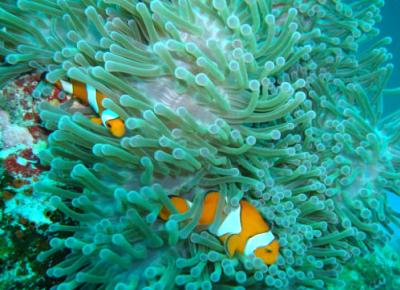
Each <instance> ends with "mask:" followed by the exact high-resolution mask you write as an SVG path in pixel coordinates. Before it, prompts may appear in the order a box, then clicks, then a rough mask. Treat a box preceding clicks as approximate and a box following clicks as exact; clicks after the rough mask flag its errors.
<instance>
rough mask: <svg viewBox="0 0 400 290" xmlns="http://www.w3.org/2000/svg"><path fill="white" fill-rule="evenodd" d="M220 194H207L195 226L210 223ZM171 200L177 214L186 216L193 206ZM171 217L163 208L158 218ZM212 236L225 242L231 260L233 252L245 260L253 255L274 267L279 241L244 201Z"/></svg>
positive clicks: (225, 218) (176, 197) (213, 217)
mask: <svg viewBox="0 0 400 290" xmlns="http://www.w3.org/2000/svg"><path fill="white" fill-rule="evenodd" d="M219 194H220V193H219V192H215V191H212V192H209V193H207V195H206V196H205V198H204V201H203V202H204V204H203V211H202V214H201V217H200V220H199V223H198V225H210V224H212V223H213V221H214V219H215V215H216V211H217V206H218V199H219ZM170 199H171V202H172V203H173V204H174V206H175V207H176V209H177V211H178V212H179V213H184V212H186V211H187V210H188V209H189V208H190V207H191V206H192V204H191V203H190V202H189V201H187V200H185V199H184V198H182V197H179V196H172V197H170ZM170 215H171V213H170V212H169V210H168V209H167V208H166V207H163V208H162V209H161V211H160V214H159V217H160V218H161V219H162V220H164V221H165V220H167V219H168V218H169V216H170ZM215 234H216V235H217V236H218V237H219V239H220V240H221V241H222V242H224V244H225V249H226V251H227V253H228V254H229V256H230V257H232V256H233V255H234V254H235V253H236V252H238V253H240V254H242V255H245V256H249V255H250V254H254V256H256V257H258V258H260V259H261V260H263V261H264V263H265V264H267V265H271V264H273V263H275V262H276V260H277V258H278V255H279V242H278V240H277V239H276V238H275V236H274V235H273V234H272V232H271V231H270V228H269V225H268V224H267V223H266V222H265V221H264V219H263V218H262V216H261V215H260V214H259V212H258V211H257V209H256V208H255V207H254V206H253V205H251V204H250V203H249V202H248V201H246V200H241V201H240V204H239V207H237V208H235V209H233V210H232V211H231V212H230V213H228V214H227V215H226V216H224V218H223V221H222V222H221V224H220V225H219V226H218V229H217V231H216V233H215Z"/></svg>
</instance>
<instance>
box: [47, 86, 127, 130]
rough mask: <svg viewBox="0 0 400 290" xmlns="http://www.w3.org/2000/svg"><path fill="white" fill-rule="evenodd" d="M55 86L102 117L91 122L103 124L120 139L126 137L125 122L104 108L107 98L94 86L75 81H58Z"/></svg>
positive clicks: (92, 119)
mask: <svg viewBox="0 0 400 290" xmlns="http://www.w3.org/2000/svg"><path fill="white" fill-rule="evenodd" d="M54 85H55V87H56V88H58V89H59V90H62V91H64V92H66V93H68V94H71V95H73V96H74V97H75V98H77V99H78V100H80V102H81V103H82V104H84V105H86V106H87V105H89V106H90V107H91V108H92V109H93V111H95V112H96V113H97V114H98V115H99V116H100V118H96V117H93V118H91V121H93V122H95V123H96V124H99V125H100V124H103V125H104V126H105V127H106V128H107V129H108V130H109V131H110V133H111V134H112V135H113V136H115V137H118V138H120V137H122V136H124V135H125V123H124V121H123V120H122V119H121V117H120V116H119V115H118V114H117V113H115V112H114V111H112V110H110V109H105V108H104V107H103V105H102V101H103V99H104V98H106V96H105V95H103V94H102V93H101V92H99V91H98V90H96V89H95V88H94V87H93V86H91V85H89V84H84V83H81V82H79V81H75V80H71V81H70V82H68V81H64V80H58V81H56V82H55V83H54Z"/></svg>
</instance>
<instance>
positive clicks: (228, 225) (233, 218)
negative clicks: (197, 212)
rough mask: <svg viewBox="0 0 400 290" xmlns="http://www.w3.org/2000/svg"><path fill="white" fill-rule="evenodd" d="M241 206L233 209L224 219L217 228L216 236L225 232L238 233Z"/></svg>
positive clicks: (240, 226)
mask: <svg viewBox="0 0 400 290" xmlns="http://www.w3.org/2000/svg"><path fill="white" fill-rule="evenodd" d="M241 208H242V207H241V206H238V207H237V208H235V209H233V210H232V211H231V212H230V213H229V214H228V215H227V216H226V218H225V219H224V221H223V222H222V224H221V225H220V226H219V228H218V229H217V236H218V237H220V236H223V235H225V234H239V233H240V232H241V231H242V223H241V220H240V212H241Z"/></svg>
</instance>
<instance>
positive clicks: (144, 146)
mask: <svg viewBox="0 0 400 290" xmlns="http://www.w3.org/2000/svg"><path fill="white" fill-rule="evenodd" d="M382 5H383V1H379V0H373V1H368V2H366V1H363V0H359V1H348V2H347V1H339V0H335V1H333V0H318V1H313V0H311V1H308V0H307V1H301V0H289V1H283V0H282V1H271V0H266V1H256V0H248V1H225V0H213V1H205V0H194V1H187V0H179V1H157V0H155V1H143V2H141V1H125V0H99V1H94V0H83V1H74V0H60V1H50V0H29V1H24V0H19V1H17V2H16V3H15V1H11V0H9V1H5V2H4V3H0V25H1V26H2V27H3V29H2V30H0V39H1V40H2V41H3V44H2V45H1V46H0V55H2V56H4V57H5V63H4V64H3V65H2V66H1V67H0V72H1V73H0V82H2V83H5V82H6V81H7V80H8V79H10V78H13V77H15V76H17V75H19V74H21V73H26V72H30V71H32V70H34V71H37V72H40V73H41V72H48V74H47V75H46V77H47V80H48V81H49V82H52V83H54V82H56V81H57V80H60V79H66V78H72V79H75V80H79V81H81V82H85V83H87V84H90V85H92V86H93V87H95V88H96V89H97V90H99V91H100V92H102V93H103V94H104V95H106V96H107V97H108V98H107V99H104V100H103V105H104V107H105V108H108V109H111V110H112V111H114V112H116V113H118V115H119V116H121V118H122V119H123V120H124V121H125V124H126V127H127V133H126V135H125V137H123V138H121V139H118V138H114V137H113V136H111V135H110V134H109V132H108V131H107V130H106V129H105V128H104V127H101V126H98V125H97V124H94V123H92V122H90V121H89V119H88V118H87V117H86V116H85V115H83V114H81V113H80V112H74V109H73V108H72V107H71V108H66V107H64V108H61V107H56V106H51V105H49V104H47V103H42V104H41V106H40V111H41V112H40V117H41V119H42V120H43V122H44V125H45V126H46V128H48V129H49V130H52V131H54V132H53V133H51V135H50V136H49V140H48V141H49V150H47V151H44V152H42V154H41V161H42V162H43V164H45V165H50V166H51V170H50V173H49V177H50V178H51V179H52V180H53V181H52V182H50V181H49V180H44V181H41V182H38V183H36V185H35V190H36V192H37V193H43V194H45V193H51V194H52V197H51V204H52V205H53V206H54V207H56V208H58V209H59V210H60V211H61V212H62V213H63V214H64V215H65V216H66V217H68V218H70V219H72V220H74V221H75V223H76V224H73V225H71V224H65V223H54V224H52V225H51V226H50V227H49V231H50V232H51V233H52V235H53V236H54V237H53V238H52V239H51V240H50V245H51V249H50V250H48V251H45V252H42V253H41V254H40V255H39V256H38V260H39V261H41V262H44V261H46V260H47V259H49V258H50V257H51V256H52V255H54V254H55V253H57V252H60V251H65V250H68V251H69V253H68V255H66V257H65V260H64V261H62V262H60V263H58V264H57V265H55V266H53V267H51V268H49V269H48V271H47V274H48V275H49V276H50V277H55V278H63V279H64V280H63V282H62V283H60V284H59V285H58V286H57V289H75V288H78V287H80V286H83V287H84V288H85V289H103V288H104V289H118V290H119V289H133V288H138V287H139V288H141V289H150V288H151V289H153V288H156V289H174V288H180V287H185V289H199V288H201V289H211V288H215V289H225V288H231V287H236V288H237V289H260V288H267V287H268V288H278V289H282V288H284V289H288V288H296V289H297V288H313V289H315V288H324V287H325V286H326V285H327V284H332V283H335V282H336V281H337V277H338V275H339V274H340V272H341V270H342V268H343V265H344V264H345V263H346V262H348V261H351V260H354V259H355V258H356V257H358V256H360V255H361V254H366V253H369V252H371V251H373V249H374V247H375V245H377V244H383V243H385V242H386V240H387V238H388V236H389V235H390V233H391V232H392V228H391V225H390V223H394V224H397V225H398V224H399V217H400V215H399V213H396V212H394V211H393V210H392V209H391V207H390V204H388V203H387V201H386V195H385V190H390V191H393V192H395V193H396V194H399V193H400V183H399V181H398V180H399V176H400V172H399V164H400V148H399V142H398V141H399V137H400V135H399V130H398V129H399V124H400V122H399V118H400V112H395V113H393V114H392V115H389V116H387V117H385V118H381V117H382V116H381V112H382V90H383V89H384V87H385V84H386V82H387V80H388V78H389V76H390V74H391V71H392V69H393V67H392V65H391V64H387V62H388V61H389V60H390V59H391V55H390V54H389V53H388V52H387V51H386V50H385V48H384V45H385V44H387V43H389V42H390V39H389V38H383V39H378V40H376V39H375V37H376V36H377V35H378V34H379V31H378V30H377V29H376V28H374V24H375V23H376V22H377V21H379V20H380V15H379V8H380V7H381V6H382ZM38 87H39V88H38V89H37V90H36V91H35V94H36V95H39V96H40V94H42V93H43V94H46V91H47V93H48V89H47V88H46V85H45V84H43V83H40V84H39V86H38ZM207 190H218V191H219V192H221V193H222V194H221V196H222V197H227V199H228V201H229V203H230V206H231V207H232V208H234V207H236V206H238V203H239V201H240V200H241V199H242V198H245V199H246V200H248V201H249V202H250V203H252V204H253V205H254V206H255V207H256V208H257V209H258V211H259V212H260V214H261V215H262V216H263V217H264V218H265V220H266V221H268V223H270V224H271V225H272V232H273V233H274V235H275V236H276V237H278V239H279V243H280V245H281V254H280V257H279V259H278V262H277V263H276V264H274V265H271V266H266V265H264V264H263V263H262V262H261V261H260V260H259V259H257V258H254V257H243V256H240V255H238V256H235V257H234V258H232V259H231V258H229V257H228V256H227V255H226V253H225V251H224V247H223V244H221V243H220V242H219V241H218V239H217V238H216V237H214V236H212V235H210V234H209V233H208V231H205V230H204V231H201V230H200V229H198V228H197V227H196V223H197V219H198V217H199V213H200V211H201V204H202V199H203V197H204V194H205V192H207ZM170 194H176V195H180V196H183V197H185V198H186V199H189V200H192V201H193V207H191V209H190V210H189V211H188V212H186V213H184V214H173V215H172V216H171V219H170V220H169V221H168V222H165V223H164V222H162V221H160V220H159V219H157V216H158V214H159V211H160V210H161V208H162V207H163V206H165V207H166V208H168V209H171V210H172V211H173V207H172V206H171V203H170V201H169V199H168V195H170ZM217 220H218V215H217V218H216V221H217ZM212 226H213V225H211V227H212Z"/></svg>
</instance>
